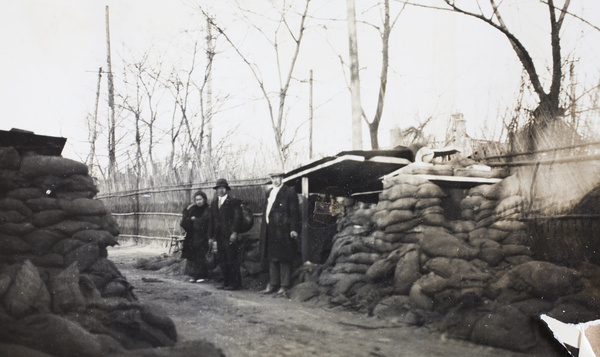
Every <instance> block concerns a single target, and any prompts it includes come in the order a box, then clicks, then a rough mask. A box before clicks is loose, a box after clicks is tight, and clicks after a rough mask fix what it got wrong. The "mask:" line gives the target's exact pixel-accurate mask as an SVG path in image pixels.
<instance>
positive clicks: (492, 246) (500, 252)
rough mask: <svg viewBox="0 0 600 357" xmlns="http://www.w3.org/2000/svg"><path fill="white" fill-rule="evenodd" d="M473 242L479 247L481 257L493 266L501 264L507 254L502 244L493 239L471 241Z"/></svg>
mask: <svg viewBox="0 0 600 357" xmlns="http://www.w3.org/2000/svg"><path fill="white" fill-rule="evenodd" d="M471 244H473V245H477V246H478V247H479V259H481V260H483V261H484V262H486V263H488V264H489V265H490V266H493V267H495V266H496V265H498V264H500V262H501V261H502V260H503V259H504V257H505V255H506V253H505V252H504V249H503V246H502V244H500V243H498V242H496V241H493V240H491V239H480V240H478V241H471Z"/></svg>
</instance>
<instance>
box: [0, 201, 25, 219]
mask: <svg viewBox="0 0 600 357" xmlns="http://www.w3.org/2000/svg"><path fill="white" fill-rule="evenodd" d="M0 211H17V212H19V213H20V214H22V215H23V216H25V217H27V216H31V214H32V213H33V212H32V211H31V209H30V208H29V207H27V205H26V204H25V203H23V201H21V200H17V199H16V198H0Z"/></svg>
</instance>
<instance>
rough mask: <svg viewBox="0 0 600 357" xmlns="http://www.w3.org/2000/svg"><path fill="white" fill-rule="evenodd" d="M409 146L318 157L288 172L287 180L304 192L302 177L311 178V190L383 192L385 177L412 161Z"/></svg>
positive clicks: (348, 192) (309, 180) (347, 192)
mask: <svg viewBox="0 0 600 357" xmlns="http://www.w3.org/2000/svg"><path fill="white" fill-rule="evenodd" d="M412 160H413V153H412V151H411V150H410V149H408V148H395V149H393V150H370V151H360V150H354V151H342V152H340V153H339V154H337V155H335V156H329V157H325V158H322V159H318V160H315V161H313V162H310V163H308V164H307V165H304V166H302V167H298V168H296V169H294V170H292V171H290V172H288V173H287V174H286V175H285V177H284V182H285V183H287V184H288V185H290V186H292V187H294V188H295V189H296V192H302V178H303V177H307V178H308V186H309V192H311V193H325V192H326V191H327V190H328V189H332V190H335V191H338V192H339V191H341V192H343V193H344V194H345V195H347V196H350V195H352V194H356V193H365V192H372V191H381V190H382V189H383V184H382V182H381V180H380V179H381V177H382V176H384V175H386V174H389V173H390V172H393V171H395V170H397V169H399V168H401V167H403V166H406V165H408V164H410V163H411V161H412Z"/></svg>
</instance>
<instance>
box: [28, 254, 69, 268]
mask: <svg viewBox="0 0 600 357" xmlns="http://www.w3.org/2000/svg"><path fill="white" fill-rule="evenodd" d="M25 257H26V258H27V259H29V260H31V262H32V263H33V264H34V265H35V266H37V267H42V268H63V267H64V265H65V262H64V258H63V256H62V255H59V254H56V253H48V254H44V255H32V256H25Z"/></svg>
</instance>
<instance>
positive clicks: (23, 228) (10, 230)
mask: <svg viewBox="0 0 600 357" xmlns="http://www.w3.org/2000/svg"><path fill="white" fill-rule="evenodd" d="M34 230H35V227H34V225H33V224H31V223H29V222H19V223H14V222H6V223H2V224H0V232H4V233H6V234H9V235H11V234H12V235H17V236H20V237H21V236H24V235H26V234H28V233H31V232H33V231H34Z"/></svg>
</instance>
